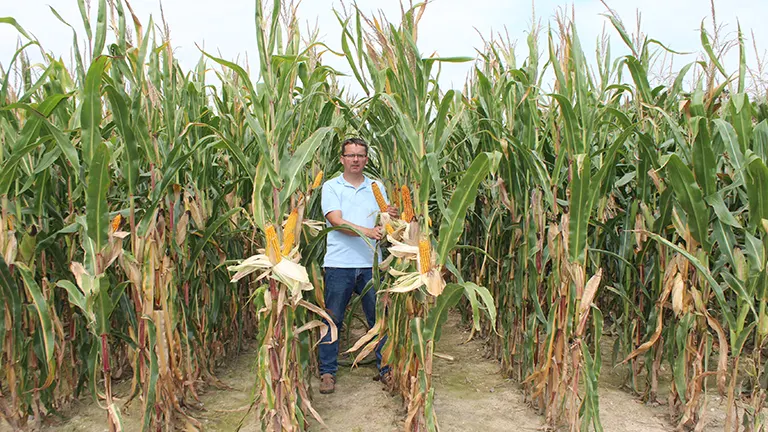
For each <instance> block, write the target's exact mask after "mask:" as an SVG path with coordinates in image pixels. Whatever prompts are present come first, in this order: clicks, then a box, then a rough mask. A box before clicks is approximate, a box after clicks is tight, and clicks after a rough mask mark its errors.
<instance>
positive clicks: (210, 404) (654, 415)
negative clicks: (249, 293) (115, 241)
mask: <svg viewBox="0 0 768 432" xmlns="http://www.w3.org/2000/svg"><path fill="white" fill-rule="evenodd" d="M352 331H353V334H352V338H351V339H352V340H351V342H354V337H355V336H356V335H357V334H360V333H361V332H362V330H361V329H353V330H352ZM468 337H469V332H468V331H467V330H466V329H465V328H464V327H463V326H462V325H461V324H460V322H459V318H458V315H457V314H452V315H451V317H450V318H449V320H448V321H447V322H446V324H445V327H444V329H443V336H442V339H441V340H440V341H439V343H438V346H437V350H436V351H437V352H438V353H441V354H446V355H448V356H450V357H452V358H453V360H452V361H451V360H445V359H442V358H435V360H434V362H435V363H434V377H433V382H434V386H435V393H436V402H435V406H436V410H437V413H438V419H439V424H440V429H441V431H443V432H459V431H461V432H464V431H479V432H502V431H504V432H506V431H513V430H514V431H539V430H542V429H544V428H543V418H542V417H541V416H539V415H537V414H536V413H535V412H534V411H533V409H531V408H530V407H529V406H528V404H527V403H526V402H525V399H524V397H523V394H522V392H521V390H520V387H519V385H518V384H517V383H515V382H513V381H512V380H507V379H504V378H503V377H502V376H501V375H500V374H499V365H498V363H497V362H495V361H493V360H490V359H488V358H486V357H485V356H484V348H483V343H482V341H478V340H472V341H469V342H466V340H467V338H468ZM342 342H343V343H344V342H345V340H344V339H343V340H342ZM254 353H255V350H251V351H250V352H249V353H247V354H243V355H241V356H238V357H236V358H233V359H232V360H231V361H229V362H227V363H226V364H225V365H224V366H223V367H222V368H221V369H220V371H219V375H218V377H219V378H220V379H221V380H222V381H223V382H224V383H225V384H226V385H228V386H229V387H230V389H222V390H220V389H214V388H211V389H209V390H208V391H207V392H206V393H205V394H203V395H202V396H201V398H202V401H203V405H204V410H202V411H194V412H192V413H191V414H192V415H193V416H194V417H195V418H197V419H198V420H200V421H201V422H202V423H203V425H204V427H205V430H207V431H233V430H235V429H236V428H237V426H238V424H240V422H241V420H242V419H243V418H245V421H244V422H243V427H242V429H241V430H243V431H258V430H259V426H258V423H257V422H256V421H255V418H254V415H253V413H251V414H247V412H246V411H245V410H246V409H247V407H248V405H249V403H250V400H251V387H252V383H253V365H254V360H255V357H254ZM375 373H376V371H375V367H374V366H373V365H372V364H368V365H365V366H361V367H358V368H355V369H351V368H349V367H342V368H341V370H340V371H339V373H338V377H337V387H336V392H335V393H334V394H331V395H321V394H320V393H319V392H317V391H316V388H317V380H316V379H314V380H313V386H314V387H315V389H314V400H313V405H314V407H315V409H317V411H318V412H319V413H320V415H321V416H322V417H323V419H324V421H325V424H326V426H327V429H325V428H324V427H322V426H321V425H319V424H317V423H313V424H312V430H316V431H323V430H329V431H333V432H395V431H400V430H402V425H403V418H404V415H405V412H404V410H403V409H402V405H401V400H400V397H399V396H392V395H390V394H389V393H388V392H386V391H384V390H382V386H381V384H379V383H378V382H376V381H373V379H372V377H373V376H374V375H375ZM619 373H620V371H618V370H614V369H612V368H611V367H610V366H609V365H606V366H605V367H604V368H603V376H602V377H601V383H604V384H601V394H600V405H601V409H600V413H601V419H602V424H603V427H604V429H605V431H611V432H613V431H617V432H640V431H643V432H657V431H671V430H672V428H671V427H670V425H669V421H668V419H667V417H666V410H665V407H651V406H647V405H644V404H642V403H640V402H639V401H637V400H636V399H635V398H633V397H632V396H631V395H630V394H628V393H627V392H625V391H623V390H620V389H618V388H616V386H615V385H612V384H611V383H616V382H619V379H620V377H619V375H618V374H619ZM116 392H118V393H120V392H123V393H125V392H127V388H126V387H125V386H124V385H122V386H117V389H116ZM710 403H711V404H712V405H716V404H717V402H716V401H711V402H710ZM140 410H141V407H140V404H138V403H135V404H134V405H133V406H132V407H130V409H128V410H123V418H124V421H125V427H126V431H127V432H133V431H139V430H140V421H141V412H140ZM61 415H62V417H57V418H53V419H52V420H50V421H49V422H48V424H47V425H45V426H44V427H43V430H46V431H53V430H56V431H64V432H69V431H71V432H75V431H78V432H96V431H106V430H107V429H106V427H105V419H106V415H105V413H104V411H102V410H101V409H100V408H98V406H96V405H95V404H94V403H92V402H90V401H89V400H88V399H84V400H83V401H81V402H76V403H75V404H74V405H73V406H72V407H70V408H69V409H68V410H67V411H65V412H63V413H61ZM718 423H719V422H718V421H717V420H715V421H714V422H713V424H712V425H710V426H709V427H708V428H707V429H706V430H707V431H710V430H712V431H714V430H720V429H722V424H719V425H718ZM718 426H719V427H718ZM6 430H8V428H7V425H4V424H0V432H4V431H6Z"/></svg>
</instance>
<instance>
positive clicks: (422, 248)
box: [419, 238, 432, 274]
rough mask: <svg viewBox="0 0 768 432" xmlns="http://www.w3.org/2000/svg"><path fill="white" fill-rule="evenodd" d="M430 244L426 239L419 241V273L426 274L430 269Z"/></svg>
mask: <svg viewBox="0 0 768 432" xmlns="http://www.w3.org/2000/svg"><path fill="white" fill-rule="evenodd" d="M430 253H431V252H430V244H429V239H428V238H423V239H421V240H419V273H421V274H427V273H429V270H430V268H431V267H432V257H431V256H430Z"/></svg>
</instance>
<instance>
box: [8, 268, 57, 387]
mask: <svg viewBox="0 0 768 432" xmlns="http://www.w3.org/2000/svg"><path fill="white" fill-rule="evenodd" d="M16 268H17V269H19V273H21V279H22V280H23V281H24V286H25V287H26V288H27V292H28V293H29V295H30V297H32V301H33V303H34V306H35V311H36V312H37V317H38V319H39V320H40V329H41V330H40V331H41V337H42V339H43V345H44V352H45V362H46V363H47V364H48V373H49V374H52V373H54V367H55V365H54V360H55V359H54V357H53V350H54V347H55V343H56V341H55V334H54V331H53V321H52V320H51V314H50V308H49V307H48V303H47V302H46V301H45V297H43V292H42V291H41V290H40V286H39V285H38V284H37V282H36V281H35V276H34V275H33V274H32V270H30V269H29V268H28V267H27V266H26V265H24V264H21V263H16ZM52 378H53V377H49V379H51V381H52ZM49 384H50V383H49Z"/></svg>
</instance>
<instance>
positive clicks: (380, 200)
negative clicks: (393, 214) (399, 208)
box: [371, 182, 388, 212]
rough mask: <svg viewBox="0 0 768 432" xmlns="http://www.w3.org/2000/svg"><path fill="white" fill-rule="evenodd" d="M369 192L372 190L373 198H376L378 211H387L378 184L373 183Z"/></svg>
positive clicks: (385, 202)
mask: <svg viewBox="0 0 768 432" xmlns="http://www.w3.org/2000/svg"><path fill="white" fill-rule="evenodd" d="M371 190H373V197H374V198H376V203H377V204H378V205H379V211H382V212H385V211H387V207H388V206H387V201H385V200H384V195H382V194H381V189H379V184H378V183H376V182H373V185H372V186H371Z"/></svg>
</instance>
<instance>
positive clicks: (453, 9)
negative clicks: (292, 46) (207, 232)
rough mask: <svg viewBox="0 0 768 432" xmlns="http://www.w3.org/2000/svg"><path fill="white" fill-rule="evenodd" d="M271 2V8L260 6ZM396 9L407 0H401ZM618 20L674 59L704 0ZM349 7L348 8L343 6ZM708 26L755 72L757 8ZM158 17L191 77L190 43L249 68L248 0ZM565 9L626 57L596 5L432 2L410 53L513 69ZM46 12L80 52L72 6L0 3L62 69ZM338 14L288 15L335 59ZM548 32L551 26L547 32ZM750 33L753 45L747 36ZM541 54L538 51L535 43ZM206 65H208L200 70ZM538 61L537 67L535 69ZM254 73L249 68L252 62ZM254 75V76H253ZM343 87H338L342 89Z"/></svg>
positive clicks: (622, 8)
mask: <svg viewBox="0 0 768 432" xmlns="http://www.w3.org/2000/svg"><path fill="white" fill-rule="evenodd" d="M86 1H87V2H90V3H92V5H91V6H92V8H93V11H92V21H95V15H96V10H95V9H96V7H95V5H96V4H97V3H98V1H97V0H90V1H89V0H86ZM269 1H270V2H271V0H269ZM405 1H406V2H407V1H408V0H405ZM605 1H606V3H607V4H608V5H609V6H610V7H611V8H613V9H614V10H615V11H616V12H617V13H618V14H619V15H620V16H621V18H622V20H623V21H624V23H625V25H626V26H627V27H629V29H630V30H634V29H635V28H636V22H637V14H638V13H639V14H640V16H641V30H642V32H643V33H645V34H646V35H648V36H649V37H651V38H654V39H657V40H659V41H660V42H662V43H663V44H665V45H666V46H668V47H669V48H670V49H673V50H675V51H678V52H699V51H700V48H701V43H700V32H699V27H700V25H701V22H702V20H705V21H704V22H705V25H706V26H707V28H709V29H710V30H711V28H712V21H711V4H710V0H605ZM130 4H131V6H132V7H133V10H134V11H135V12H136V14H137V16H138V18H139V19H140V20H141V22H142V24H144V25H146V24H147V23H148V21H149V16H150V15H152V17H153V19H154V20H155V23H157V22H159V21H160V7H159V4H160V1H159V0H130ZM347 4H349V2H347ZM714 4H715V10H716V14H717V19H718V21H719V22H720V23H721V24H723V25H724V32H725V33H726V35H730V36H733V35H735V32H736V29H737V22H738V23H740V24H741V27H742V29H743V30H744V32H745V37H746V38H747V44H748V47H749V50H748V63H750V64H751V65H752V66H754V65H756V64H757V62H756V56H755V51H754V49H753V48H752V45H753V43H754V44H756V45H757V48H758V51H759V52H760V54H761V55H763V54H764V50H765V49H766V48H768V26H765V25H764V24H763V23H762V22H761V21H764V20H765V17H766V16H768V1H766V0H714ZM162 5H163V10H164V13H165V18H166V20H167V22H168V25H169V27H170V31H171V42H172V45H173V47H174V50H175V55H176V58H177V59H178V60H179V62H180V63H181V65H182V67H183V68H184V69H187V70H188V69H191V68H192V67H194V66H195V64H196V63H197V62H198V60H199V58H200V51H199V50H198V48H197V46H196V44H199V45H200V46H201V47H203V46H204V47H205V49H206V50H207V51H208V50H210V51H209V52H218V53H219V54H220V55H221V56H222V57H223V58H226V59H229V60H236V59H239V61H240V63H241V64H242V63H244V60H245V57H246V56H248V58H250V59H252V60H255V59H256V58H257V53H256V40H255V31H254V29H255V26H254V8H255V6H254V0H217V1H211V0H164V1H163V2H162ZM357 5H358V7H359V8H360V9H361V10H362V11H363V12H366V13H370V12H376V11H379V10H380V11H382V12H383V13H384V15H385V16H386V17H387V18H388V19H389V20H390V21H391V22H398V21H399V17H400V1H399V0H357ZM571 6H572V7H573V8H574V11H575V17H576V28H577V30H578V33H579V37H580V39H581V41H582V45H583V47H584V50H585V53H586V55H587V57H588V58H594V57H595V55H594V53H595V47H596V43H597V40H598V39H599V38H600V35H601V34H602V33H603V31H606V32H607V34H608V35H609V36H610V38H611V49H612V52H613V53H614V57H615V56H618V55H623V54H626V53H627V51H626V49H625V46H624V45H623V43H622V42H621V40H620V39H619V37H618V34H617V33H616V31H615V30H614V29H613V28H612V27H611V26H610V23H609V21H608V20H607V19H606V18H605V17H604V16H603V14H605V13H606V11H607V10H606V7H605V5H604V4H603V3H602V2H601V1H600V0H569V1H564V0H533V1H532V0H433V1H431V2H430V3H429V5H428V6H427V9H426V13H425V14H424V16H423V18H422V21H421V24H420V27H419V40H418V44H419V48H420V50H421V52H422V54H423V55H425V56H426V55H430V54H432V53H437V54H439V55H440V56H471V57H475V56H476V54H477V52H476V48H480V47H482V45H483V38H485V39H488V38H489V37H490V36H491V35H493V34H498V33H506V34H508V35H509V37H510V39H512V40H513V41H515V40H516V41H517V57H518V61H522V60H523V59H524V58H525V56H527V46H526V38H527V35H528V32H529V31H530V29H531V27H532V24H533V23H534V18H533V16H534V10H535V17H536V18H535V19H536V21H535V22H536V23H537V24H538V25H540V26H542V27H543V28H544V29H545V30H546V28H547V26H548V25H549V24H550V23H554V16H555V14H556V12H557V11H558V10H562V8H564V7H567V8H570V7H571ZM49 7H53V8H55V9H56V10H57V11H58V12H59V14H60V15H61V16H62V17H63V18H64V19H65V20H67V21H68V22H69V23H70V24H72V25H73V26H74V27H75V28H76V29H78V31H79V38H80V41H81V42H80V43H81V47H82V46H83V45H84V41H85V32H84V31H83V24H82V21H81V18H80V12H79V9H78V3H77V0H17V1H12V0H0V17H7V16H10V17H13V18H15V19H16V20H17V21H18V22H19V24H20V25H21V26H22V27H24V28H25V29H26V30H27V31H28V32H29V33H31V34H33V35H34V37H36V38H37V39H38V40H39V41H40V43H41V45H42V47H43V49H44V50H45V51H46V52H52V53H54V55H56V56H57V57H62V58H63V59H64V60H65V62H66V63H67V64H69V60H70V58H71V56H70V52H71V47H72V33H71V30H70V29H69V28H68V27H66V26H65V25H64V24H62V23H61V22H60V21H58V20H57V19H56V18H55V17H54V15H53V13H52V12H51V11H50V8H49ZM334 8H335V9H337V10H340V8H341V3H340V1H339V0H303V2H302V3H301V4H300V6H299V11H298V16H299V20H300V22H302V23H304V25H303V26H302V30H305V29H306V28H307V25H308V26H310V27H312V28H314V27H315V26H317V27H318V28H319V36H320V39H321V40H322V41H323V42H325V43H326V44H328V45H329V46H330V47H331V48H332V49H334V50H337V51H341V49H340V47H341V42H340V34H341V26H340V25H339V23H338V21H337V19H336V16H335V15H334V12H333V10H334ZM553 25H554V24H553ZM751 32H754V41H753V37H752V33H751ZM18 40H19V36H18V33H17V32H16V31H15V30H14V29H13V28H12V27H11V26H9V25H4V24H0V65H3V67H4V68H5V67H7V64H8V62H9V61H10V59H11V57H12V56H13V53H14V51H15V49H16V47H17V42H18ZM543 42H544V40H542V45H541V46H542V47H545V46H546V45H544V44H543ZM37 51H38V52H37V53H35V49H34V48H33V49H32V50H31V51H30V57H31V58H32V59H33V61H34V60H35V59H39V58H40V55H39V50H37ZM736 51H737V50H733V52H732V54H731V55H730V56H728V57H727V58H726V61H725V68H726V69H727V70H728V71H729V72H735V71H736V70H737V67H738V66H737V52H736ZM694 60H696V54H690V55H686V56H681V57H679V58H677V59H676V60H675V63H674V65H675V67H676V68H677V69H679V67H682V65H684V64H686V63H689V62H691V61H694ZM323 62H324V63H326V64H328V65H330V66H332V67H334V68H336V69H337V70H339V71H341V72H345V73H350V75H351V70H350V69H349V67H348V65H347V64H346V60H344V59H342V58H338V57H335V56H334V55H332V54H330V53H326V54H325V56H324V57H323ZM209 63H210V62H209ZM542 63H543V62H542ZM254 66H255V64H254ZM471 67H472V64H471V63H464V64H446V65H445V66H444V67H443V71H442V74H441V79H440V81H441V86H443V87H446V86H447V87H454V88H460V87H461V86H462V85H463V83H464V80H465V78H466V76H467V73H468V72H469V71H470V70H471ZM254 70H255V69H254ZM352 81H353V80H352V79H351V78H350V79H346V80H342V83H347V84H349V83H351V82H352Z"/></svg>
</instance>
